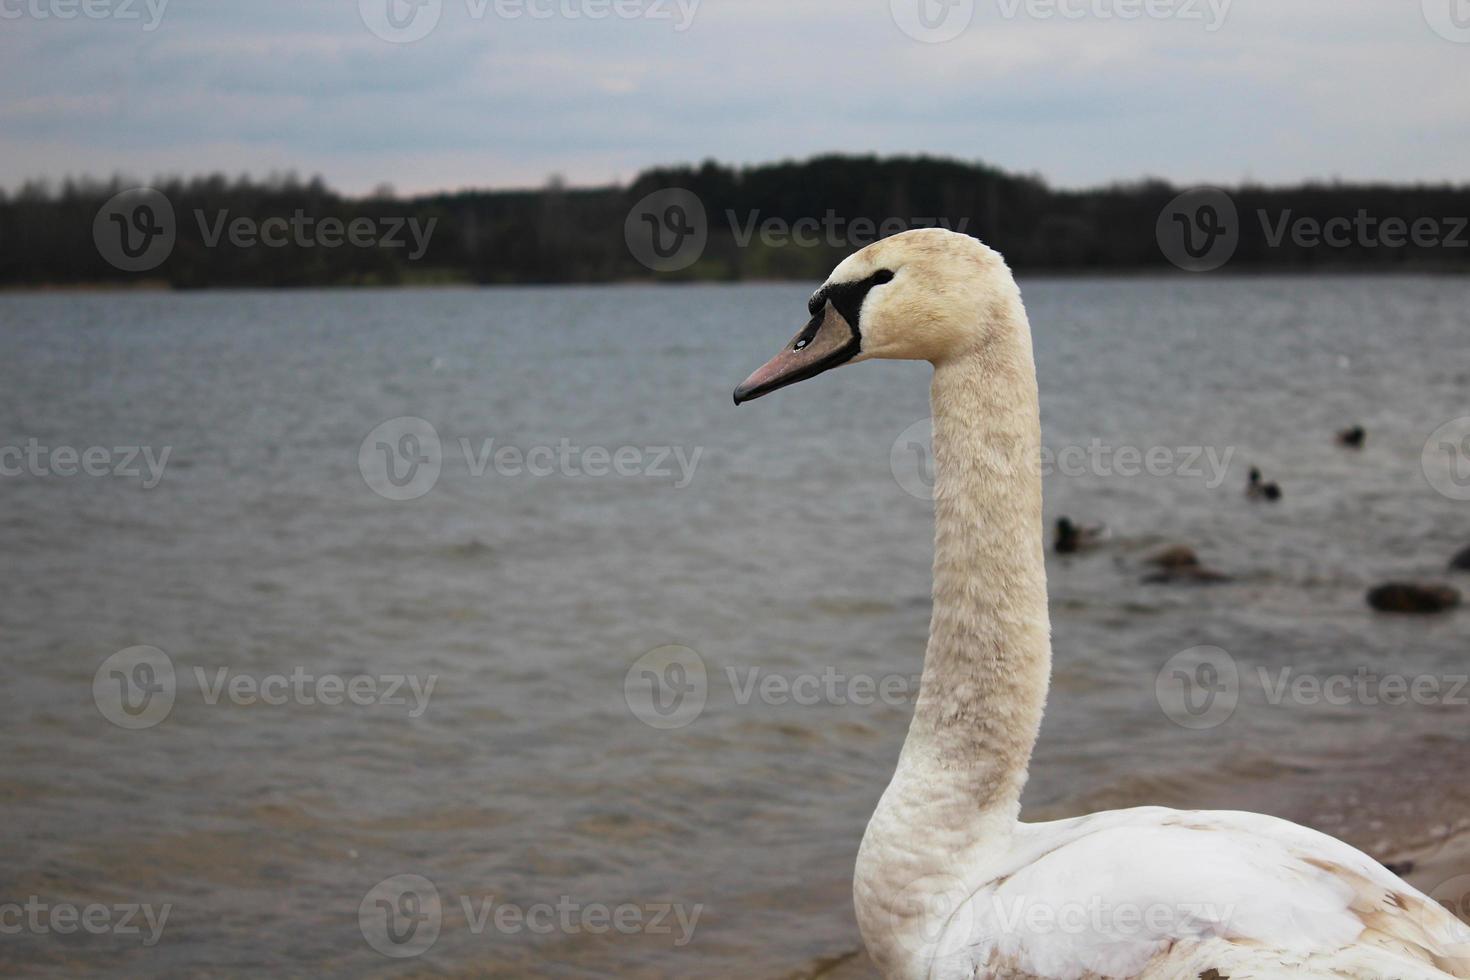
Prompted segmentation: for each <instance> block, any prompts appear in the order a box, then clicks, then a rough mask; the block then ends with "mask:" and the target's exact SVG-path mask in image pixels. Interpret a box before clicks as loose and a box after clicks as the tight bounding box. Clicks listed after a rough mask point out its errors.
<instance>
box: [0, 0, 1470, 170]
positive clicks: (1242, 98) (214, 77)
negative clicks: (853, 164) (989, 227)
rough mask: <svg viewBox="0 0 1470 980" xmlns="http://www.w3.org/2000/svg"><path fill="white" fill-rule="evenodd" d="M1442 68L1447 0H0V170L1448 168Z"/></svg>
mask: <svg viewBox="0 0 1470 980" xmlns="http://www.w3.org/2000/svg"><path fill="white" fill-rule="evenodd" d="M921 4H922V8H921V6H920V5H921ZM1131 15H1137V16H1131ZM419 35H423V36H422V37H419ZM413 38H418V39H417V40H414V39H413ZM1467 82H1470V0H0V186H5V187H11V188H13V187H15V186H16V185H18V184H19V183H20V182H21V181H22V180H24V179H26V178H28V177H36V176H48V177H52V178H56V177H60V176H63V175H67V174H89V175H103V176H105V175H110V174H112V173H115V172H121V173H123V174H126V175H129V176H132V177H136V178H148V177H152V176H155V175H158V174H185V175H189V174H195V173H203V172H209V171H216V170H223V171H226V172H228V173H231V174H237V173H241V172H250V173H252V174H257V175H263V174H265V173H267V172H270V171H272V170H295V171H298V172H299V173H301V174H303V175H310V174H317V173H319V174H321V175H323V176H324V177H325V178H326V179H327V181H328V182H329V183H331V184H332V185H333V186H336V187H338V188H341V189H343V190H346V191H349V192H362V191H366V190H368V189H369V188H371V187H373V186H374V185H376V184H379V183H381V182H389V183H392V184H393V185H394V186H396V187H397V188H398V189H399V190H400V191H421V190H432V189H442V188H457V187H465V186H479V187H486V186H488V187H506V186H528V185H529V186H535V185H540V184H542V183H543V182H544V181H545V180H546V179H547V177H548V175H550V174H553V173H558V174H562V175H564V176H565V177H566V178H567V179H568V180H570V181H571V182H572V183H576V184H593V183H601V182H606V181H610V180H627V179H629V178H631V177H632V176H633V175H635V174H636V173H637V172H638V170H639V169H640V168H642V167H645V166H648V165H651V164H656V163H669V162H682V161H693V160H699V159H703V158H707V157H714V158H716V159H719V160H722V161H726V162H731V163H748V162H760V161H767V160H773V159H780V158H787V157H801V156H806V155H809V154H813V153H818V152H825V151H834V150H835V151H847V152H866V151H875V152H879V153H915V152H924V153H931V154H941V155H949V156H955V157H960V158H965V159H981V160H985V161H988V162H991V163H995V164H998V165H1000V166H1003V167H1006V168H1008V169H1011V170H1017V171H1027V172H1035V173H1039V174H1041V175H1043V176H1045V177H1046V178H1048V179H1050V180H1052V181H1053V182H1055V183H1058V184H1060V185H1064V186H1087V185H1094V184H1099V183H1104V182H1107V181H1111V180H1116V179H1132V178H1136V177H1139V176H1142V175H1156V176H1162V177H1166V178H1169V179H1173V180H1175V181H1178V182H1181V183H1196V182H1237V181H1240V180H1243V179H1254V180H1261V181H1266V182H1280V181H1295V180H1300V179H1305V178H1332V177H1342V178H1344V179H1385V180H1394V181H1417V180H1429V181H1440V180H1453V181H1456V182H1464V181H1466V180H1467V179H1470V84H1467Z"/></svg>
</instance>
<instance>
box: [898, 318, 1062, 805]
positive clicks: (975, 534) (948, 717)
mask: <svg viewBox="0 0 1470 980" xmlns="http://www.w3.org/2000/svg"><path fill="white" fill-rule="evenodd" d="M991 337H992V339H991V341H990V342H989V343H987V344H986V346H984V347H983V348H981V349H978V350H974V351H971V352H968V353H966V354H964V355H962V356H959V357H956V358H954V359H952V360H947V361H945V362H943V363H940V364H937V365H936V366H935V372H934V381H933V386H932V390H931V402H932V407H933V416H934V462H935V501H934V511H935V541H934V606H933V613H932V618H931V621H930V629H929V642H928V647H927V649H926V651H925V656H924V672H923V679H922V682H921V685H920V694H919V699H918V703H917V705H916V708H915V712H914V719H913V722H912V724H911V726H910V729H909V735H908V739H907V741H906V742H905V745H904V753H903V762H902V763H901V766H907V767H910V768H913V769H916V770H919V771H921V772H922V773H923V774H924V780H923V782H924V783H925V784H927V785H928V787H929V789H928V792H929V795H930V802H931V804H933V803H939V804H940V805H941V806H943V805H944V803H945V802H946V801H948V802H950V803H952V804H953V805H954V806H956V807H959V808H960V809H961V810H962V811H965V810H968V811H969V812H971V813H974V812H976V810H977V809H978V811H979V812H980V813H981V814H987V813H988V814H992V815H995V816H996V817H997V818H998V824H999V826H1003V827H1009V826H1010V825H1011V824H1012V823H1013V822H1014V821H1015V820H1016V818H1017V817H1018V816H1019V813H1020V798H1021V791H1022V788H1023V787H1024V785H1025V782H1026V773H1027V770H1028V768H1029V765H1030V760H1031V752H1032V749H1033V748H1034V746H1035V744H1036V737H1037V733H1038V732H1039V730H1040V726H1041V715H1042V710H1043V708H1044V706H1045V703H1046V693H1047V685H1048V681H1049V678H1050V674H1051V641H1050V620H1049V617H1048V613H1047V594H1046V560H1045V553H1044V550H1043V543H1042V513H1041V466H1040V461H1041V420H1040V409H1039V403H1038V397H1037V389H1036V368H1035V363H1034V359H1033V356H1032V351H1031V335H1030V329H1029V326H1028V324H1027V322H1026V318H1025V313H1024V311H1022V310H1021V309H1020V308H1019V303H1018V304H1017V308H1016V310H1015V312H1014V313H1013V314H1012V316H1011V321H1010V322H1007V323H1002V324H1000V328H999V329H997V330H994V331H992V332H991Z"/></svg>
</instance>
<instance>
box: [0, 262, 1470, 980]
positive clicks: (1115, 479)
mask: <svg viewBox="0 0 1470 980" xmlns="http://www.w3.org/2000/svg"><path fill="white" fill-rule="evenodd" d="M1022 288H1023V290H1024V292H1025V295H1026V298H1027V303H1028V308H1029V310H1030V314H1031V319H1032V323H1033V327H1034V331H1035V335H1036V349H1037V359H1038V366H1039V372H1040V381H1041V388H1042V411H1043V421H1044V440H1045V443H1046V445H1047V447H1048V459H1046V460H1044V461H1043V462H1044V464H1045V465H1047V466H1048V476H1047V478H1046V494H1047V517H1048V522H1049V523H1050V521H1052V520H1054V519H1055V518H1056V517H1058V516H1060V515H1063V514H1065V515H1069V516H1071V517H1073V518H1074V519H1076V520H1078V521H1080V522H1083V523H1091V522H1105V523H1106V524H1107V525H1108V526H1109V528H1110V530H1111V539H1110V540H1109V541H1108V543H1107V544H1106V546H1105V547H1104V548H1102V549H1100V550H1098V551H1096V552H1093V553H1091V554H1086V555H1079V556H1076V557H1059V556H1055V555H1053V556H1051V558H1050V559H1049V560H1050V568H1049V575H1050V582H1051V590H1052V615H1053V625H1054V632H1055V651H1056V668H1055V677H1054V685H1053V692H1052V697H1051V701H1050V705H1049V708H1048V714H1047V718H1046V722H1045V725H1044V729H1043V734H1042V739H1041V743H1040V745H1039V747H1038V750H1037V755H1036V758H1035V761H1034V763H1033V765H1032V770H1031V780H1030V783H1029V786H1028V790H1027V807H1028V810H1027V813H1028V815H1033V816H1034V815H1044V816H1055V815H1061V814H1065V813H1071V812H1074V811H1077V810H1079V809H1086V808H1088V807H1091V806H1113V805H1120V804H1121V803H1133V802H1145V801H1147V802H1160V803H1170V804H1176V805H1177V804H1181V803H1185V804H1188V803H1190V802H1191V801H1204V802H1207V803H1208V804H1209V805H1219V806H1238V807H1255V808H1261V809H1268V810H1274V811H1277V812H1283V811H1291V810H1292V809H1293V808H1294V807H1296V808H1300V806H1303V805H1305V804H1303V803H1302V802H1301V801H1302V800H1304V799H1307V796H1304V795H1303V794H1310V798H1311V799H1313V800H1320V799H1324V798H1331V799H1336V800H1338V801H1339V802H1341V803H1342V809H1343V811H1344V812H1343V813H1341V814H1336V818H1337V819H1338V820H1339V822H1341V823H1342V824H1343V826H1348V825H1349V824H1351V814H1350V813H1349V812H1348V811H1351V810H1352V809H1354V807H1353V805H1352V803H1351V800H1352V799H1353V796H1352V795H1351V794H1356V793H1359V791H1360V790H1361V787H1362V786H1363V785H1364V781H1365V780H1368V781H1369V782H1371V780H1372V779H1373V778H1376V777H1374V776H1373V775H1372V774H1371V772H1366V770H1365V771H1360V769H1363V768H1364V766H1365V763H1364V759H1365V758H1370V757H1371V758H1376V759H1380V760H1382V759H1388V758H1392V759H1394V760H1412V759H1416V758H1424V757H1426V756H1436V757H1440V758H1444V757H1446V756H1448V757H1450V758H1458V759H1459V760H1461V764H1462V763H1463V760H1464V758H1465V754H1464V750H1465V747H1466V741H1467V735H1466V731H1467V728H1466V725H1465V718H1466V709H1465V707H1464V706H1463V704H1464V698H1465V697H1466V696H1467V694H1470V692H1465V691H1460V692H1458V697H1457V695H1456V692H1455V691H1453V690H1452V689H1451V688H1452V687H1453V685H1454V682H1455V678H1457V677H1462V676H1463V675H1464V673H1465V671H1466V670H1467V667H1466V659H1465V651H1466V644H1465V636H1466V628H1465V623H1466V620H1465V616H1466V615H1467V614H1466V613H1464V612H1460V613H1455V614H1450V615H1448V616H1445V617H1438V618H1429V619H1420V618H1391V617H1383V616H1379V615H1376V614H1374V613H1372V612H1371V611H1370V610H1369V609H1368V607H1367V606H1366V604H1365V602H1364V598H1363V596H1364V592H1365V591H1366V589H1367V588H1368V587H1370V586H1371V585H1373V584H1374V583H1376V582H1378V581H1381V580H1383V579H1387V578H1395V577H1408V578H1418V579H1423V578H1428V579H1431V580H1440V579H1444V578H1446V577H1447V576H1448V574H1449V573H1447V572H1446V571H1445V566H1446V563H1447V562H1448V560H1449V558H1450V556H1451V555H1453V554H1454V553H1455V552H1456V551H1458V550H1459V549H1460V548H1461V547H1463V546H1464V545H1466V544H1467V543H1470V520H1467V510H1466V508H1467V504H1466V503H1465V501H1464V500H1463V499H1459V498H1460V497H1464V496H1470V494H1464V493H1459V491H1460V490H1464V489H1465V486H1466V485H1465V483H1464V482H1463V481H1461V482H1459V483H1455V482H1454V481H1453V479H1452V477H1454V475H1455V474H1453V473H1452V472H1451V473H1449V476H1444V475H1441V476H1440V477H1438V478H1436V479H1435V480H1433V481H1431V479H1430V478H1429V477H1428V476H1426V472H1425V466H1424V465H1423V462H1422V459H1421V457H1422V456H1423V455H1424V453H1425V447H1426V443H1431V434H1432V433H1435V432H1436V430H1437V429H1439V428H1440V427H1441V426H1443V425H1444V424H1445V423H1448V422H1451V421H1452V420H1455V419H1457V418H1462V417H1463V416H1465V415H1466V414H1467V413H1470V409H1467V404H1466V392H1467V390H1470V329H1467V327H1470V281H1466V280H1463V279H1456V278H1408V277H1405V278H1372V279H1355V278H1313V279H1297V278H1270V279H1234V278H1216V277H1200V278H1158V279H1108V280H1088V279H1078V280H1034V281H1023V283H1022ZM809 293H810V287H809V286H798V285H739V286H716V285H706V286H691V287H678V288H656V287H633V286H628V287H613V288H545V289H540V288H514V289H486V290H475V289H463V290H458V289H445V290H432V291H418V290H404V291H321V292H289V293H265V292H239V293H203V294H172V293H100V294H81V293H78V294H51V295H43V294H38V295H3V296H0V420H3V431H0V451H3V452H4V455H0V466H3V467H4V474H5V475H4V476H0V493H3V495H4V497H3V499H4V502H5V506H4V510H3V513H0V549H3V551H4V553H5V555H6V560H5V562H4V564H3V567H0V577H3V586H4V593H5V595H6V596H7V601H6V602H5V603H4V605H3V607H0V637H3V640H0V644H3V645H0V656H3V665H4V668H5V671H6V675H7V679H8V683H7V684H5V685H4V686H3V689H0V690H3V694H0V704H3V709H4V711H3V717H4V721H3V724H0V752H3V755H4V757H5V759H6V760H7V761H6V766H5V769H4V772H3V775H0V798H3V799H4V801H5V813H6V821H5V822H6V829H5V832H4V834H3V835H0V905H4V904H5V903H11V904H12V905H13V906H19V907H20V911H17V912H15V913H14V914H13V915H12V917H11V919H10V920H9V921H11V922H19V921H20V916H21V915H22V913H23V914H24V915H25V916H27V918H26V922H27V923H28V924H27V925H25V926H23V927H20V928H19V929H18V930H15V929H13V930H10V931H11V932H12V933H15V932H18V934H12V935H6V936H5V938H4V941H3V944H0V971H3V972H10V973H17V974H25V975H29V976H53V975H54V976H77V975H103V974H109V975H110V974H115V973H119V972H122V973H133V974H147V975H153V976H216V975H218V976H238V975H244V974H260V975H272V976H362V975H390V974H391V975H394V976H416V975H434V976H443V975H465V976H471V975H473V976H487V975H488V976H505V977H522V976H530V975H537V976H559V977H604V976H628V977H644V976H646V977H662V976H701V977H716V976H731V977H733V976H741V977H784V976H793V975H801V974H802V973H803V971H810V970H812V969H813V968H814V966H815V965H816V964H819V963H821V962H823V961H824V960H825V959H826V958H829V957H835V956H841V955H843V954H845V953H848V952H849V951H851V950H854V949H856V948H857V947H858V936H857V931H856V926H855V924H854V921H853V916H852V910H851V899H850V891H849V890H850V881H851V871H852V864H853V859H854V856H855V854H856V850H857V846H858V842H859V840H860V839H861V836H862V833H863V828H864V826H865V823H866V820H867V817H868V815H869V814H870V813H871V811H872V809H873V807H874V805H875V804H876V802H877V799H878V797H879V795H880V793H881V792H882V790H883V787H884V785H885V783H886V781H887V778H888V776H889V774H890V773H891V771H892V768H893V765H894V762H895V760H896V757H897V753H898V748H899V745H900V743H901V741H902V738H903V735H904V732H905V728H906V725H907V719H908V715H909V711H910V706H909V705H910V700H911V698H912V694H913V691H914V683H915V680H916V677H917V674H918V671H919V669H920V664H921V657H922V651H923V644H924V639H925V636H926V632H927V627H928V615H929V603H928V589H929V576H930V569H929V563H930V559H931V550H932V544H931V542H932V524H931V518H932V515H931V505H930V502H929V501H928V500H927V499H926V487H927V476H928V474H927V470H926V463H927V458H926V456H925V429H926V425H925V422H926V417H927V415H928V407H927V396H928V389H927V378H928V368H927V366H926V365H921V364H890V363H883V364H863V365H858V366H852V367H849V368H844V369H842V370H841V371H838V372H834V373H832V374H829V375H827V376H824V377H822V378H819V379H816V380H814V381H811V382H808V383H806V384H803V385H800V386H797V387H795V388H792V389H789V390H786V391H782V392H780V393H778V394H776V395H773V396H771V397H770V398H768V399H765V400H762V401H760V402H758V403H756V404H753V405H748V406H743V407H741V408H739V409H738V410H737V409H736V408H734V407H733V406H732V404H731V397H730V395H731V390H732V389H733V387H734V386H735V385H736V384H737V383H738V382H739V381H740V380H741V379H743V378H744V377H745V376H746V374H747V373H749V371H750V370H751V369H753V368H754V367H755V366H757V365H759V364H760V363H762V362H763V361H764V360H765V359H766V358H767V357H769V356H770V355H771V354H773V353H774V352H775V351H776V350H777V349H778V347H779V346H780V345H781V344H782V343H784V342H785V341H786V340H787V339H788V338H789V337H790V336H791V335H792V334H794V333H795V332H796V330H797V329H798V328H799V327H800V326H801V325H802V324H804V323H805V321H806V314H805V300H806V297H807V296H808V294H809ZM1353 423H1362V424H1363V425H1364V426H1365V427H1366V429H1367V432H1368V438H1367V445H1366V447H1365V448H1364V449H1363V450H1362V451H1360V452H1353V451H1348V450H1344V449H1341V448H1339V447H1338V446H1336V445H1335V444H1334V439H1333V434H1334V432H1336V431H1337V430H1338V429H1341V428H1344V427H1346V426H1348V425H1350V424H1353ZM1431 451H1433V445H1432V443H1431ZM1252 465H1257V466H1260V467H1261V468H1262V469H1263V470H1264V471H1265V473H1266V475H1267V477H1268V479H1273V480H1277V481H1279V482H1280V483H1281V484H1282V486H1283V488H1284V491H1285V499H1284V500H1283V501H1282V502H1281V503H1279V504H1275V505H1268V504H1260V503H1255V502H1252V501H1248V500H1247V499H1246V498H1245V496H1244V494H1243V493H1242V490H1243V487H1244V484H1245V481H1246V473H1247V470H1248V469H1249V468H1250V467H1251V466H1252ZM1431 471H1432V468H1431ZM1447 479H1449V480H1450V482H1448V483H1447V482H1446V480H1447ZM1436 485H1438V487H1439V489H1436ZM1175 543H1183V544H1187V545H1189V546H1191V547H1193V548H1194V549H1195V550H1196V551H1197V552H1198V553H1199V554H1200V556H1201V558H1202V559H1203V560H1204V561H1205V562H1206V563H1208V564H1209V565H1211V566H1212V567H1215V568H1218V569H1219V570H1220V571H1221V572H1223V573H1225V574H1228V575H1229V576H1231V581H1229V582H1228V583H1224V584H1219V585H1214V586H1210V587H1201V586H1188V585H1168V584H1165V585H1158V584H1145V583H1144V582H1143V579H1144V578H1145V577H1146V576H1147V575H1148V573H1149V569H1148V567H1147V565H1146V563H1145V558H1146V557H1147V556H1148V555H1149V554H1150V553H1151V552H1153V551H1154V550H1156V549H1158V548H1160V547H1163V546H1165V545H1169V544H1175ZM1461 578H1462V579H1464V578H1466V577H1465V576H1461ZM1465 584H1466V583H1465V582H1464V581H1461V582H1460V585H1461V586H1462V587H1463V586H1464V585H1465ZM140 648H141V649H140ZM669 648H673V649H669ZM1200 648H1206V651H1205V652H1204V653H1201V652H1200ZM1216 651H1218V652H1216ZM1222 653H1223V654H1224V658H1223V659H1222V658H1221V654H1222ZM1201 658H1203V659H1201ZM1202 664H1204V665H1206V666H1207V667H1208V671H1206V672H1202ZM1181 670H1182V671H1183V673H1182V674H1181V673H1179V671H1181ZM1222 671H1223V673H1222ZM1231 671H1233V672H1234V673H1233V675H1232V674H1231ZM1386 675H1392V676H1394V677H1400V678H1402V679H1404V680H1405V681H1406V682H1409V683H1412V682H1413V681H1414V680H1415V679H1419V680H1420V681H1421V682H1422V681H1424V679H1428V681H1429V682H1432V683H1434V684H1437V685H1439V686H1438V687H1436V689H1435V691H1433V692H1430V694H1429V695H1427V696H1422V697H1412V698H1409V699H1408V701H1407V703H1388V701H1389V700H1392V699H1384V698H1381V697H1375V696H1369V695H1365V694H1363V693H1361V692H1362V691H1364V690H1365V685H1366V687H1367V689H1368V690H1369V692H1370V694H1372V693H1373V692H1379V691H1380V690H1381V689H1382V688H1383V684H1382V683H1381V682H1382V680H1383V679H1384V677H1385V676H1386ZM1180 678H1182V680H1180ZM1303 678H1305V681H1303V680H1302V679H1303ZM1343 678H1346V679H1348V680H1347V681H1346V682H1344V681H1343V680H1342V679H1343ZM1333 679H1337V680H1338V683H1337V685H1336V687H1335V688H1334V684H1333V683H1332V682H1333ZM1375 679H1376V680H1375ZM1191 681H1198V682H1200V683H1201V684H1204V685H1206V686H1207V687H1208V688H1210V689H1211V690H1214V689H1216V688H1218V690H1219V691H1220V692H1223V696H1224V699H1225V700H1223V701H1219V700H1216V701H1211V702H1209V703H1206V702H1203V701H1196V700H1191V698H1192V692H1191V691H1190V690H1184V691H1183V693H1182V695H1181V694H1180V693H1179V691H1177V690H1176V687H1178V685H1181V684H1182V685H1185V686H1186V687H1187V685H1188V684H1189V683H1190V682H1191ZM1171 685H1173V686H1171ZM1333 690H1337V691H1338V694H1339V695H1341V694H1342V692H1343V691H1346V692H1348V693H1347V694H1346V696H1345V697H1344V696H1332V693H1331V692H1332V691H1333ZM1314 691H1315V692H1316V693H1314ZM1181 697H1182V698H1183V699H1182V700H1180V699H1179V698H1181ZM1226 709H1229V710H1228V711H1227V710H1226ZM1396 765H1397V766H1398V768H1404V766H1403V765H1402V764H1401V763H1396ZM1451 771H1453V769H1452V770H1451ZM1461 771H1462V766H1461ZM1365 772H1366V774H1365ZM1458 782H1463V779H1460V780H1458ZM1343 787H1346V788H1343ZM1456 792H1460V790H1459V789H1458V788H1457V787H1456V786H1451V785H1447V784H1446V781H1445V780H1443V779H1441V780H1439V781H1438V782H1436V781H1435V780H1433V779H1429V780H1426V781H1424V784H1423V786H1422V787H1421V789H1420V790H1417V791H1416V792H1415V793H1414V794H1413V796H1412V798H1409V799H1408V804H1409V809H1408V812H1407V815H1406V816H1405V815H1401V817H1400V820H1401V823H1400V824H1398V825H1391V826H1387V827H1384V826H1383V825H1381V824H1380V825H1379V826H1378V827H1377V828H1376V829H1373V828H1364V829H1360V830H1359V831H1357V832H1358V833H1359V834H1360V839H1359V841H1355V842H1360V841H1361V840H1366V839H1377V838H1365V837H1361V835H1367V834H1370V833H1377V834H1379V836H1381V837H1383V838H1384V839H1385V840H1390V841H1392V840H1396V839H1398V838H1399V837H1401V836H1413V835H1414V834H1415V833H1417V832H1418V826H1417V818H1418V816H1420V815H1422V816H1423V818H1424V820H1426V821H1429V820H1431V819H1433V820H1437V819H1439V817H1438V816H1437V810H1436V806H1437V803H1436V800H1435V799H1431V797H1436V798H1437V794H1441V793H1443V794H1452V793H1456ZM1335 794H1337V795H1335ZM1294 800H1295V801H1296V802H1295V803H1293V802H1292V801H1294ZM1314 806H1315V804H1314ZM1318 816H1319V817H1320V820H1319V822H1322V823H1328V824H1331V823H1332V820H1333V817H1334V814H1333V813H1330V812H1325V811H1324V812H1323V813H1320V814H1318ZM1345 832H1346V831H1345ZM66 908H69V909H72V911H73V912H75V913H76V914H77V915H79V916H86V915H88V914H92V915H95V919H94V920H93V924H94V925H96V927H97V928H96V929H95V930H94V929H88V928H84V927H79V926H78V925H77V923H76V921H75V920H69V919H68V918H67V916H68V915H70V913H67V912H65V911H63V913H62V915H61V916H60V917H57V915H56V914H55V913H56V912H57V910H58V909H66ZM89 910H90V911H89ZM130 910H131V912H130ZM165 910H166V913H165ZM150 916H151V917H152V918H151V924H150ZM125 918H126V919H127V920H128V921H127V922H124V919H125ZM160 920H161V921H160ZM69 921H70V923H71V928H70V929H67V928H66V926H67V924H68V922H69ZM84 921H85V920H84ZM37 923H40V924H39V925H38V924H37ZM5 924H7V923H6V922H0V925H5ZM125 925H126V926H130V927H131V931H129V929H128V928H124V926H125ZM104 926H107V927H106V928H104Z"/></svg>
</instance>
